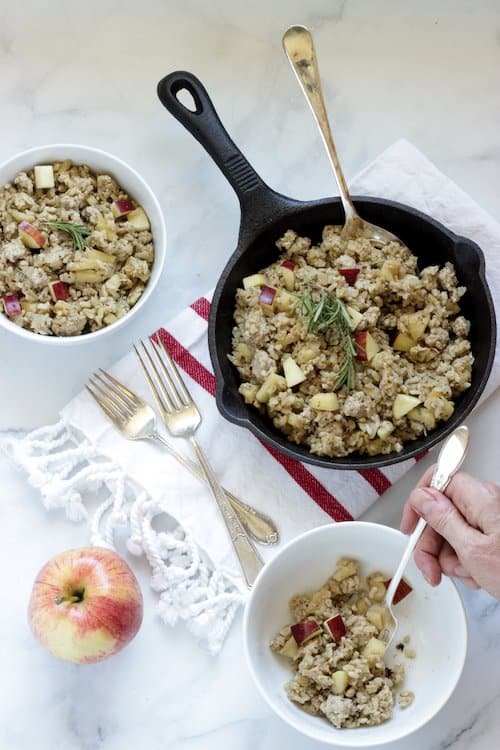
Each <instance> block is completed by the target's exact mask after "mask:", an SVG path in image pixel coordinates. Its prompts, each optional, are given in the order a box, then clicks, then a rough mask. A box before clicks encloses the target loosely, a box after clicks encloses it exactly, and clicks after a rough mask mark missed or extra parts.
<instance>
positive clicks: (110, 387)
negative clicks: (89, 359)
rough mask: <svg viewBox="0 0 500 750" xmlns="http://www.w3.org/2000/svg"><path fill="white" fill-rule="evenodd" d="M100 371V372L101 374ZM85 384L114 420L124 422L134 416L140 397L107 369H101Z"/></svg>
mask: <svg viewBox="0 0 500 750" xmlns="http://www.w3.org/2000/svg"><path fill="white" fill-rule="evenodd" d="M99 373H100V374H99ZM99 373H97V372H95V373H94V375H93V376H91V377H90V378H89V384H90V386H92V387H89V385H87V386H85V387H86V389H87V391H88V392H89V393H90V395H91V396H92V397H93V398H94V399H95V400H96V401H97V403H98V404H99V406H100V407H101V409H102V410H103V411H104V412H105V413H106V414H107V416H108V417H109V418H110V419H111V420H112V421H113V422H115V423H116V422H123V421H125V420H127V419H130V418H131V417H133V415H134V413H135V411H136V408H137V406H138V399H137V397H136V396H135V394H134V393H132V391H129V389H128V388H126V387H125V386H124V385H122V384H121V383H120V382H119V381H118V380H116V379H115V378H114V377H113V376H112V375H110V374H109V373H107V372H106V371H105V370H102V369H99Z"/></svg>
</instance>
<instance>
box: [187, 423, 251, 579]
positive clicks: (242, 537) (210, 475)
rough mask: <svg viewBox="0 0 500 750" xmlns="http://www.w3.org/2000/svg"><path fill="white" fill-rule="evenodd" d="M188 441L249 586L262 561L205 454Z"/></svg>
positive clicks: (194, 443) (195, 442)
mask: <svg viewBox="0 0 500 750" xmlns="http://www.w3.org/2000/svg"><path fill="white" fill-rule="evenodd" d="M189 442H190V443H191V445H192V446H193V449H194V451H195V453H196V456H197V458H198V461H199V462H200V464H201V467H202V469H203V471H204V473H205V475H206V478H207V481H208V484H209V485H210V489H211V490H212V492H213V495H214V498H215V501H216V502H217V505H218V507H219V510H220V512H221V515H222V518H223V520H224V523H225V524H226V528H227V530H228V532H229V536H230V537H231V541H232V543H233V547H234V551H235V552H236V556H237V557H238V560H239V561H240V565H241V569H242V570H243V575H244V576H245V581H246V584H247V586H248V588H250V587H251V586H252V584H253V582H254V581H255V579H256V578H257V575H258V573H259V571H260V570H261V569H262V567H263V566H264V562H263V560H262V558H261V557H260V555H259V553H258V552H257V550H256V549H255V547H254V546H253V544H252V542H251V541H250V539H249V537H248V534H247V533H246V531H245V529H244V528H243V525H242V523H241V521H240V519H239V518H238V516H237V515H236V513H235V512H234V510H233V508H232V506H231V503H230V502H229V500H228V499H227V497H226V493H225V492H224V490H223V488H222V487H221V485H220V483H219V480H218V479H217V477H216V476H215V474H214V472H213V470H212V467H211V466H210V464H209V463H208V461H207V459H206V458H205V454H204V453H203V451H202V450H201V448H200V446H199V445H198V443H197V441H196V440H195V438H194V437H190V438H189Z"/></svg>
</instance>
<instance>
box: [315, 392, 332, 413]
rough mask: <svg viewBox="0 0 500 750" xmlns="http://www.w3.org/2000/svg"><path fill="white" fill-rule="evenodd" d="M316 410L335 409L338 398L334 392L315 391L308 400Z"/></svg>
mask: <svg viewBox="0 0 500 750" xmlns="http://www.w3.org/2000/svg"><path fill="white" fill-rule="evenodd" d="M309 403H310V404H311V406H312V408H313V409H317V410H318V411H337V409H338V408H339V399H338V396H337V394H336V393H315V394H314V396H313V397H312V398H311V400H310V402H309Z"/></svg>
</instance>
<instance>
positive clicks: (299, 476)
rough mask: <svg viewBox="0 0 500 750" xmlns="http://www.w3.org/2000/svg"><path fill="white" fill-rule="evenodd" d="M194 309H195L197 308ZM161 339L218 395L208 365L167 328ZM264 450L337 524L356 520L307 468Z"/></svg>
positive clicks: (160, 333) (186, 368)
mask: <svg viewBox="0 0 500 750" xmlns="http://www.w3.org/2000/svg"><path fill="white" fill-rule="evenodd" d="M193 309H194V307H193ZM156 335H158V336H160V338H161V340H162V341H163V343H164V344H165V346H166V347H167V349H168V350H169V352H170V354H171V355H172V359H174V360H175V362H176V363H177V364H178V365H179V366H180V367H182V369H183V370H184V371H185V372H187V374H188V375H189V376H190V377H191V378H192V379H193V380H194V381H195V382H196V383H198V385H201V387H202V388H204V389H205V390H206V391H207V392H208V393H210V394H211V395H212V396H215V376H214V375H213V374H212V373H211V372H210V371H209V370H207V368H206V367H204V365H203V364H202V363H201V362H199V361H198V360H197V359H196V358H195V357H193V355H192V354H191V352H189V351H188V350H187V349H186V348H185V347H184V346H183V345H182V344H181V343H180V342H179V341H177V339H176V338H174V337H173V336H172V334H171V333H169V331H166V330H165V329H164V328H160V329H159V330H158V331H157V334H156ZM260 442H261V444H262V445H263V446H264V448H265V449H266V450H267V451H268V452H269V453H270V454H271V455H272V456H273V457H274V458H275V459H276V460H277V461H278V462H279V463H280V464H281V466H283V468H284V469H285V471H287V472H288V473H289V474H290V476H291V477H292V479H294V480H295V481H296V482H297V484H298V485H299V487H301V488H302V489H303V490H304V492H306V493H307V494H308V495H309V497H310V498H311V499H312V500H314V502H315V503H317V504H318V505H319V507H320V508H321V509H322V510H324V511H325V513H328V515H329V516H331V517H332V518H333V519H334V520H335V521H353V520H354V519H353V517H352V516H351V514H350V513H349V511H348V510H346V508H344V506H343V505H342V504H341V503H339V501H338V500H337V498H336V497H334V496H333V495H332V494H331V493H330V492H328V490H327V489H326V488H325V487H323V485H322V484H321V483H320V482H318V480H317V479H316V477H314V476H313V475H312V474H311V472H310V471H308V470H307V469H306V467H305V466H304V465H303V464H302V463H301V462H300V461H297V460H296V459H294V458H289V457H288V456H284V455H282V454H281V453H279V452H278V451H277V450H275V449H274V448H271V447H270V446H268V445H266V443H264V442H262V440H261V441H260Z"/></svg>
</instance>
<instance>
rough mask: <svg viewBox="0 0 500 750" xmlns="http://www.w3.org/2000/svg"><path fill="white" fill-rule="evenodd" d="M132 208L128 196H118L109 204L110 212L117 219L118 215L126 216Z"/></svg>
mask: <svg viewBox="0 0 500 750" xmlns="http://www.w3.org/2000/svg"><path fill="white" fill-rule="evenodd" d="M133 210H134V204H133V203H132V201H131V200H129V199H128V198H118V200H116V201H113V203H112V204H111V212H112V214H113V216H114V217H115V219H118V218H119V217H120V216H126V215H127V214H129V213H130V212H131V211H133Z"/></svg>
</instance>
